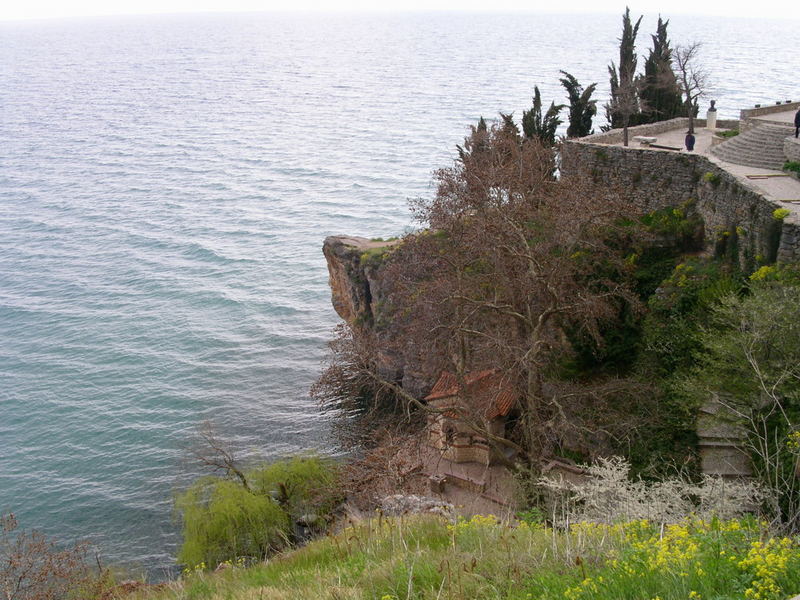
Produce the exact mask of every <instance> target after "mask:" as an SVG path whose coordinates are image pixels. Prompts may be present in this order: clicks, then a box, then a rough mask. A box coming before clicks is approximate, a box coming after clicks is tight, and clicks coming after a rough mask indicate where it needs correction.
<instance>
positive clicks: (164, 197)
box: [0, 14, 800, 577]
mask: <svg viewBox="0 0 800 600" xmlns="http://www.w3.org/2000/svg"><path fill="white" fill-rule="evenodd" d="M797 25H798V22H797V21H795V22H791V21H743V20H734V19H709V18H706V19H698V18H690V17H676V18H675V19H673V23H672V25H671V30H672V37H673V39H674V40H675V41H687V40H694V39H702V40H704V41H705V43H706V45H705V49H704V54H703V57H704V61H705V63H706V64H707V66H708V68H709V70H710V71H711V73H712V77H713V81H714V83H715V87H714V96H713V97H715V98H717V100H718V106H719V108H720V115H721V117H733V116H735V115H736V114H737V111H738V108H740V107H741V106H744V105H749V104H752V103H754V102H772V101H774V100H775V99H783V100H785V99H788V98H794V97H795V96H798V95H799V94H800V90H798V87H797V83H796V81H797V74H796V66H797V60H796V49H797V46H798V44H797V42H798V34H797V31H798V29H797ZM619 29H620V18H619V16H597V15H594V16H592V15H586V16H574V15H573V16H569V17H566V16H564V17H562V16H554V15H549V16H543V15H451V14H429V15H403V16H391V15H383V16H370V15H362V16H357V15H355V16H354V15H325V16H296V15H282V16H270V15H263V14H262V15H225V16H222V15H219V16H214V15H204V16H181V17H135V18H126V19H95V20H84V21H52V22H28V23H5V24H0V111H1V112H0V512H2V511H6V510H14V511H16V513H17V515H18V517H19V518H20V521H21V523H22V525H23V526H25V527H38V528H40V529H43V530H45V531H46V532H48V533H50V534H53V535H57V536H59V537H60V538H63V539H77V538H82V537H87V536H89V537H91V539H93V540H94V541H96V542H97V543H98V544H99V545H100V546H101V548H102V550H103V552H104V554H105V555H106V556H107V557H108V559H109V560H110V561H113V562H119V563H125V564H128V565H138V566H141V567H144V568H147V569H148V570H149V571H150V573H151V574H152V575H154V576H156V577H158V576H159V574H163V573H164V569H165V568H166V567H168V566H169V565H171V564H172V562H173V558H172V557H173V556H174V553H175V549H176V544H177V543H178V537H177V534H176V526H175V523H174V522H173V520H172V517H171V495H172V493H173V492H174V490H175V489H178V488H179V487H180V486H181V485H184V484H185V482H186V481H187V478H189V477H191V469H188V470H187V468H186V467H185V466H182V464H181V457H182V456H183V454H184V451H183V448H184V447H185V445H186V444H187V443H188V441H189V439H190V437H191V434H192V432H193V431H194V429H195V428H196V427H197V425H198V423H200V422H201V421H203V420H206V419H211V420H213V421H214V422H215V423H217V424H218V426H219V428H220V429H221V431H222V432H223V433H224V434H225V435H227V436H229V437H231V438H232V439H234V440H235V442H236V443H237V445H238V446H239V447H240V448H242V449H243V452H244V453H245V454H252V455H255V454H258V455H261V456H264V457H273V456H279V455H283V454H286V453H290V452H293V451H297V450H299V449H303V448H319V449H321V450H323V451H325V450H326V449H327V448H329V447H330V445H331V444H330V440H329V438H328V430H327V427H326V422H325V420H324V419H323V418H322V417H321V416H320V415H319V414H318V412H317V410H316V407H315V405H314V402H313V401H312V400H311V399H310V398H309V397H308V387H309V385H310V384H311V382H312V381H313V380H314V378H315V376H316V374H317V373H318V370H319V366H320V361H321V360H322V359H323V358H324V355H325V341H326V339H327V338H328V337H329V333H330V330H331V327H332V326H333V325H334V324H335V323H336V321H337V317H336V315H335V314H334V312H333V310H332V308H331V306H330V300H329V290H328V287H327V272H326V268H325V263H324V260H323V258H322V254H321V252H320V246H321V243H322V240H323V238H324V237H325V236H326V235H330V234H337V233H349V234H356V235H364V236H367V237H375V236H388V235H394V234H397V233H399V232H402V231H404V230H405V229H406V228H408V227H409V226H411V225H412V223H411V222H410V219H409V215H408V212H407V210H406V201H407V199H408V198H409V197H416V196H420V195H427V194H430V193H431V189H430V185H429V182H430V175H431V171H432V170H433V169H434V168H436V167H440V166H446V165H447V164H448V162H449V161H450V160H451V159H452V156H453V148H454V145H455V144H456V143H459V142H460V141H461V138H462V137H463V135H464V134H465V132H466V128H467V126H468V125H469V124H470V123H474V122H475V121H476V120H477V118H478V117H479V116H480V115H484V116H487V117H489V116H493V115H496V114H497V112H498V111H500V110H503V111H504V112H508V111H514V112H515V114H516V115H517V117H520V116H521V112H522V109H523V108H526V107H528V106H529V105H530V97H531V95H532V89H533V85H534V84H538V85H539V86H540V88H541V89H542V92H543V96H544V98H545V99H546V101H547V102H549V101H550V99H551V98H555V99H557V101H559V102H561V101H563V95H562V90H561V89H560V87H559V84H558V77H559V73H558V71H559V69H567V70H569V71H570V72H571V73H573V74H574V75H575V76H576V77H578V79H579V80H580V81H581V82H582V83H584V84H587V83H590V82H592V81H599V82H600V89H599V93H598V97H600V98H601V99H603V100H605V98H606V97H607V85H608V84H607V76H606V65H607V64H608V62H609V61H610V60H611V59H612V58H614V57H615V54H616V52H617V49H616V44H617V42H616V38H617V37H618V36H619ZM654 30H655V24H654V22H653V19H650V20H647V21H645V22H644V23H643V25H642V29H641V31H642V35H641V39H640V51H643V49H644V48H645V47H646V46H647V45H648V44H647V41H649V38H646V36H647V35H648V34H649V33H650V32H651V31H654ZM765 64H769V68H764V65H765ZM598 125H599V123H598Z"/></svg>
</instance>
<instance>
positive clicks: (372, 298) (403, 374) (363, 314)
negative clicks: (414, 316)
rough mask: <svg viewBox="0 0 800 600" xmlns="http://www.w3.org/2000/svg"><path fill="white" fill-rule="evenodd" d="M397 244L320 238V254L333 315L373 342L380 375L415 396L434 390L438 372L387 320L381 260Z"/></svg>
mask: <svg viewBox="0 0 800 600" xmlns="http://www.w3.org/2000/svg"><path fill="white" fill-rule="evenodd" d="M398 243H399V240H394V241H389V242H384V241H371V240H368V239H366V238H361V237H353V236H330V237H328V238H325V242H324V243H323V245H322V252H323V254H324V255H325V259H326V261H327V263H328V273H329V275H330V279H329V282H330V287H331V301H332V303H333V308H334V310H335V311H336V313H337V314H338V315H339V316H340V317H342V319H344V320H345V321H346V322H347V323H348V324H349V325H350V326H351V327H352V328H353V329H355V330H356V331H360V332H364V333H369V334H371V335H372V336H373V338H374V339H375V342H376V346H377V347H376V349H375V352H376V353H377V358H378V368H379V372H380V375H381V376H382V377H384V378H386V379H390V380H392V381H395V382H397V383H400V384H401V385H402V386H403V389H405V390H406V391H408V392H409V393H410V394H412V395H415V396H417V397H422V396H424V395H425V394H426V393H427V392H428V390H430V388H431V387H432V386H433V383H434V381H435V378H436V376H438V373H436V372H435V369H434V366H433V365H432V364H429V362H428V361H426V360H425V357H424V356H420V355H419V354H418V353H417V352H416V351H415V348H414V347H411V346H409V345H408V344H407V343H405V342H404V339H403V336H402V331H401V330H402V323H401V322H400V320H399V319H395V318H391V317H390V316H389V313H390V312H391V309H390V308H389V307H390V305H391V301H390V296H391V282H390V281H389V280H388V277H387V276H386V273H385V268H384V266H385V263H384V260H383V259H384V258H385V256H386V254H387V253H388V252H390V251H391V248H392V246H395V245H397V244H398Z"/></svg>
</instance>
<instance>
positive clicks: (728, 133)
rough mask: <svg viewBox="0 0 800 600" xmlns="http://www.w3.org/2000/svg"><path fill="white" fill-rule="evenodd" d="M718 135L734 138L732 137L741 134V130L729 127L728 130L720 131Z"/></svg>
mask: <svg viewBox="0 0 800 600" xmlns="http://www.w3.org/2000/svg"><path fill="white" fill-rule="evenodd" d="M716 135H718V136H719V137H723V138H732V137H736V136H737V135H739V130H738V129H729V130H727V131H718V132H717V133H716Z"/></svg>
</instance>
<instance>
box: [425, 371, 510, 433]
mask: <svg viewBox="0 0 800 600" xmlns="http://www.w3.org/2000/svg"><path fill="white" fill-rule="evenodd" d="M460 397H464V399H468V400H469V401H470V403H473V404H475V405H476V407H483V409H484V416H485V417H486V419H488V420H492V419H494V418H495V417H505V416H506V415H508V413H509V412H511V409H512V408H513V407H514V403H515V401H516V399H517V396H516V394H514V391H513V390H512V389H511V388H510V387H509V386H508V385H507V384H505V383H504V382H503V376H502V373H500V372H499V371H498V370H497V369H487V370H485V371H479V372H477V373H469V374H467V375H466V377H464V388H463V392H462V389H460V388H459V385H458V378H457V377H456V376H455V375H453V374H452V373H448V372H447V371H442V374H441V375H440V376H439V380H438V381H437V382H436V384H435V385H434V386H433V389H432V390H431V393H430V394H428V395H427V396H426V397H425V400H429V401H430V400H440V399H442V398H460Z"/></svg>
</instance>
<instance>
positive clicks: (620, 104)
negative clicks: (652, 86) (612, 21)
mask: <svg viewBox="0 0 800 600" xmlns="http://www.w3.org/2000/svg"><path fill="white" fill-rule="evenodd" d="M641 23H642V17H639V19H638V20H637V21H636V24H635V25H633V24H632V23H631V9H630V8H628V7H627V6H626V7H625V14H624V15H622V37H621V38H620V40H619V67H617V65H615V64H614V62H613V61H612V62H611V65H609V67H608V74H609V76H610V82H611V101H610V102H609V103H608V104H606V107H605V108H606V118H607V119H608V121H609V123H611V127H612V128H617V127H624V128H626V129H627V127H628V126H629V125H635V124H636V123H637V122H638V118H639V114H640V110H639V95H638V92H637V89H636V88H637V87H638V84H639V81H638V78H637V77H636V62H637V58H636V35H637V34H638V33H639V25H640V24H641ZM626 145H627V144H626Z"/></svg>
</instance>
